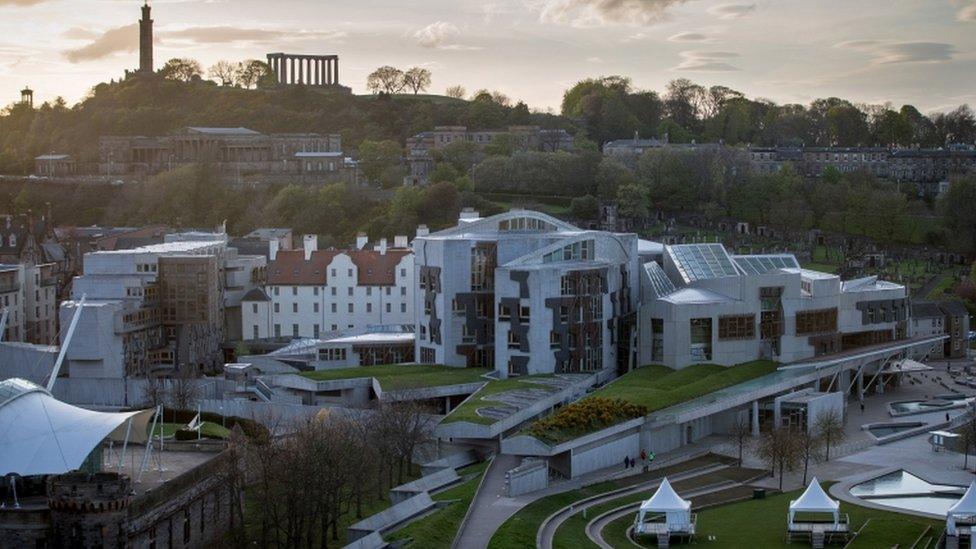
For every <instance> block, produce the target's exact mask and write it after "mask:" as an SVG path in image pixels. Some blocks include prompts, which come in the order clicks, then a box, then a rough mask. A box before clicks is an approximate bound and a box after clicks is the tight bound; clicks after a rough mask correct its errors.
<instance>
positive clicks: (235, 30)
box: [159, 26, 346, 44]
mask: <svg viewBox="0 0 976 549" xmlns="http://www.w3.org/2000/svg"><path fill="white" fill-rule="evenodd" d="M159 35H160V38H161V39H163V40H166V41H169V40H186V41H189V42H194V43H196V44H230V43H234V42H251V43H255V44H262V43H269V42H280V41H282V40H302V39H306V38H319V39H331V40H336V39H341V38H344V37H345V36H346V33H344V32H342V31H331V30H326V31H307V30H287V29H255V28H241V27H230V26H220V27H188V28H185V29H179V30H172V31H164V32H161V33H159Z"/></svg>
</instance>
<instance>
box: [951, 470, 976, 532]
mask: <svg viewBox="0 0 976 549" xmlns="http://www.w3.org/2000/svg"><path fill="white" fill-rule="evenodd" d="M956 519H967V520H968V521H970V522H971V521H973V520H974V519H976V480H974V481H973V482H972V484H970V485H969V488H967V489H966V493H965V494H963V495H962V499H960V500H959V501H957V502H956V503H955V504H954V505H953V506H952V507H950V508H949V511H947V512H946V533H947V534H948V535H950V536H955V535H956V534H957V531H956Z"/></svg>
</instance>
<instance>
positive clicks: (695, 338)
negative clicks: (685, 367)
mask: <svg viewBox="0 0 976 549" xmlns="http://www.w3.org/2000/svg"><path fill="white" fill-rule="evenodd" d="M689 324H690V328H691V358H692V359H693V360H696V361H699V362H704V361H706V360H711V359H712V319H711V318H693V319H691V321H690V323H689Z"/></svg>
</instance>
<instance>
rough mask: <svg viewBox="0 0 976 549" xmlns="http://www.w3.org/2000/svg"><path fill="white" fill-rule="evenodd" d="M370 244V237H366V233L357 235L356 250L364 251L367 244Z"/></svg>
mask: <svg viewBox="0 0 976 549" xmlns="http://www.w3.org/2000/svg"><path fill="white" fill-rule="evenodd" d="M368 243H369V237H368V236H366V233H359V234H357V235H356V249H357V250H362V249H363V248H365V247H366V244H368Z"/></svg>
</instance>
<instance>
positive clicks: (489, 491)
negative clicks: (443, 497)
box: [454, 454, 525, 549]
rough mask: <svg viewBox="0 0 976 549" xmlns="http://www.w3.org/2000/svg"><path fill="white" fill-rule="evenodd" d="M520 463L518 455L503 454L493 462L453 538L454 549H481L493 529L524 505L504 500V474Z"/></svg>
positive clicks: (508, 499) (486, 543) (492, 532)
mask: <svg viewBox="0 0 976 549" xmlns="http://www.w3.org/2000/svg"><path fill="white" fill-rule="evenodd" d="M521 462H522V460H521V458H519V457H518V456H511V455H506V454H498V455H496V456H495V459H494V460H492V462H491V466H490V467H488V470H487V471H486V472H485V478H484V481H483V482H482V484H481V489H480V490H478V493H477V494H475V496H474V499H473V500H472V501H471V513H470V514H469V515H468V517H467V520H466V521H465V523H464V529H463V530H461V532H460V534H459V535H458V537H457V539H456V542H455V544H454V547H455V548H456V549H484V548H485V547H487V546H488V540H490V539H491V536H492V534H494V533H495V530H497V529H498V527H499V526H501V525H502V523H503V522H505V521H506V520H508V517H510V516H512V515H513V514H515V512H516V511H518V510H519V509H521V508H522V506H523V505H525V504H518V503H517V500H515V499H512V498H509V497H506V493H507V487H506V485H505V473H507V472H508V471H509V470H511V469H514V468H515V467H518V465H519V464H520V463H521Z"/></svg>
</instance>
